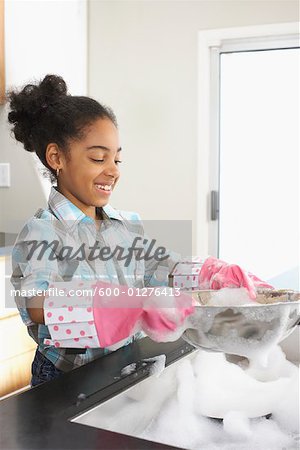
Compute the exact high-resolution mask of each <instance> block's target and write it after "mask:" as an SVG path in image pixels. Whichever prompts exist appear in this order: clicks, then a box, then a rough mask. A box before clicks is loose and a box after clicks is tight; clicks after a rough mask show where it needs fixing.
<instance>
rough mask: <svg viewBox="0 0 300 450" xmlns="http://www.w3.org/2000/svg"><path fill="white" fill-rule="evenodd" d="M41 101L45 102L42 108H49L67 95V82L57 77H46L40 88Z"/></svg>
mask: <svg viewBox="0 0 300 450" xmlns="http://www.w3.org/2000/svg"><path fill="white" fill-rule="evenodd" d="M38 88H39V90H40V95H41V100H42V99H43V100H44V102H43V104H42V107H45V106H48V104H50V103H51V102H53V101H55V100H57V99H58V98H59V97H63V96H65V95H67V85H66V83H65V81H64V80H63V79H62V78H61V77H59V76H57V75H46V76H45V78H44V79H43V80H42V81H41V83H40V85H39V86H38Z"/></svg>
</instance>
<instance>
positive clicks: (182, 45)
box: [88, 0, 299, 251]
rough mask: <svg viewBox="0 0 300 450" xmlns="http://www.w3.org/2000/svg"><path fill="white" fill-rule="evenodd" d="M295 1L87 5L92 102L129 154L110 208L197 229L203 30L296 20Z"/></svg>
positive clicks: (94, 1) (96, 0) (98, 0)
mask: <svg viewBox="0 0 300 450" xmlns="http://www.w3.org/2000/svg"><path fill="white" fill-rule="evenodd" d="M298 15H299V5H298V2H297V1H287V0H282V1H273V0H266V1H264V0H260V1H255V0H250V1H248V0H236V1H235V0H224V1H219V0H213V1H164V0H162V1H159V0H157V1H126V0H125V1H117V0H114V1H101V0H90V1H89V28H88V30H89V85H88V86H89V89H88V92H89V95H90V96H92V97H95V98H97V99H98V100H99V101H102V102H103V103H106V104H108V105H110V106H111V107H113V109H114V110H115V112H116V114H117V117H118V120H119V123H120V131H121V136H122V141H121V144H122V146H123V147H124V153H123V160H124V163H123V165H122V179H121V180H120V184H119V187H118V189H117V190H116V191H115V192H114V194H113V197H112V199H111V204H112V205H113V206H115V207H118V208H121V209H130V210H136V211H138V212H139V213H140V214H141V216H142V218H144V219H188V220H193V226H194V251H195V248H196V245H195V244H196V242H195V230H196V227H197V231H198V232H199V231H200V232H201V223H198V224H196V195H195V193H196V177H197V173H196V164H195V162H196V155H197V90H198V86H197V37H198V31H200V30H203V29H216V28H226V27H234V26H237V27H241V26H249V25H256V24H267V23H277V22H294V21H297V20H298Z"/></svg>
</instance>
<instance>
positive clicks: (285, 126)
mask: <svg viewBox="0 0 300 450" xmlns="http://www.w3.org/2000/svg"><path fill="white" fill-rule="evenodd" d="M262 28H263V27H257V30H255V29H251V33H250V32H249V33H248V34H249V35H251V36H246V37H243V36H242V34H243V33H242V31H241V30H242V29H239V32H238V33H237V34H239V35H240V36H238V38H237V37H236V36H235V37H234V30H231V39H221V38H220V36H219V38H218V40H216V39H215V42H213V43H212V44H211V45H208V42H207V41H206V47H207V49H208V52H209V58H208V66H209V74H208V79H209V81H210V89H209V92H210V95H209V99H208V105H209V110H208V111H207V113H208V114H209V127H208V128H209V134H208V135H207V147H208V154H207V159H208V161H207V165H208V171H209V177H208V178H209V179H208V181H207V188H208V191H213V192H214V193H215V198H214V200H215V204H214V205H212V204H211V202H210V204H209V205H208V206H209V207H208V208H207V211H208V214H207V222H208V224H207V229H208V248H207V252H208V253H209V254H214V255H215V256H218V257H219V258H221V259H224V260H226V261H230V262H235V263H238V264H240V265H241V266H242V267H244V268H247V269H248V270H250V271H251V272H253V273H255V274H257V275H259V276H260V277H261V278H263V279H265V280H268V281H270V282H271V283H272V284H273V285H274V286H275V287H277V288H293V289H299V281H298V278H299V276H298V274H299V242H300V233H299V230H300V226H299V225H300V224H299V208H300V198H299V132H298V124H299V122H300V120H299V119H300V117H299V79H300V73H299V72H300V70H299V61H300V49H299V44H298V42H299V41H298V39H297V36H295V34H292V33H287V32H286V30H283V29H281V33H279V34H278V33H276V29H274V30H273V32H272V33H271V32H270V28H269V32H268V33H267V36H265V37H264V36H259V34H260V32H261V30H262ZM275 28H276V27H275ZM221 31H222V30H221ZM248 31H249V30H248ZM283 31H285V32H283ZM256 32H257V33H256ZM219 34H222V33H220V31H219ZM246 34H247V33H246ZM210 39H211V41H213V39H212V34H210ZM202 56H203V55H202ZM200 100H201V98H200ZM203 143H204V142H203V141H202V145H203ZM200 145H201V140H200ZM200 151H201V148H200V149H199V152H200ZM200 159H201V158H200ZM202 161H203V159H202ZM207 194H209V192H207ZM207 199H211V196H210V195H207ZM216 200H218V201H216ZM212 219H214V220H212Z"/></svg>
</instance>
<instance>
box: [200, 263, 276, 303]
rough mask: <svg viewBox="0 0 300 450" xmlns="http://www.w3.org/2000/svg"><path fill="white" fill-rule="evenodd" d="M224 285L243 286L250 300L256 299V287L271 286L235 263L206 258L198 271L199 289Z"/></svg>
mask: <svg viewBox="0 0 300 450" xmlns="http://www.w3.org/2000/svg"><path fill="white" fill-rule="evenodd" d="M225 287H244V288H246V289H247V291H248V292H249V297H250V298H251V299H252V300H255V299H256V288H257V287H261V288H270V289H273V286H271V285H270V284H268V283H266V282H264V281H262V280H261V279H260V278H258V277H256V276H255V275H253V274H252V273H250V272H246V271H244V270H243V269H242V268H241V267H239V266H238V265H236V264H228V263H226V262H225V261H221V260H220V259H217V258H215V257H213V256H211V257H209V258H207V259H206V260H205V262H204V264H203V266H202V268H201V270H200V273H199V288H200V289H221V288H225Z"/></svg>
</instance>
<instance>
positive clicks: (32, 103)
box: [8, 75, 67, 152]
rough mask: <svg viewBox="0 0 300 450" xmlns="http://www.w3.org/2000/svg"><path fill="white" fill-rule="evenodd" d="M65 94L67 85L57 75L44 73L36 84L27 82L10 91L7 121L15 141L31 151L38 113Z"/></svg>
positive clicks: (32, 149) (38, 117)
mask: <svg viewBox="0 0 300 450" xmlns="http://www.w3.org/2000/svg"><path fill="white" fill-rule="evenodd" d="M66 95H67V85H66V83H65V81H64V80H63V78H61V77H60V76H58V75H46V76H45V78H44V79H43V80H42V81H40V82H39V83H38V84H27V85H26V86H24V87H23V89H22V90H21V91H10V92H9V93H8V99H9V104H10V112H9V114H8V121H9V123H11V124H13V125H14V127H13V133H14V135H15V138H16V139H17V141H19V142H22V143H23V144H24V147H25V149H26V150H28V151H30V152H33V151H34V148H33V142H32V141H33V139H32V130H33V128H34V127H35V126H36V125H37V124H38V123H39V119H40V115H41V113H42V112H43V111H45V110H46V109H47V108H48V107H49V105H51V104H53V103H55V102H56V101H57V100H58V99H60V98H61V97H64V96H66Z"/></svg>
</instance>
